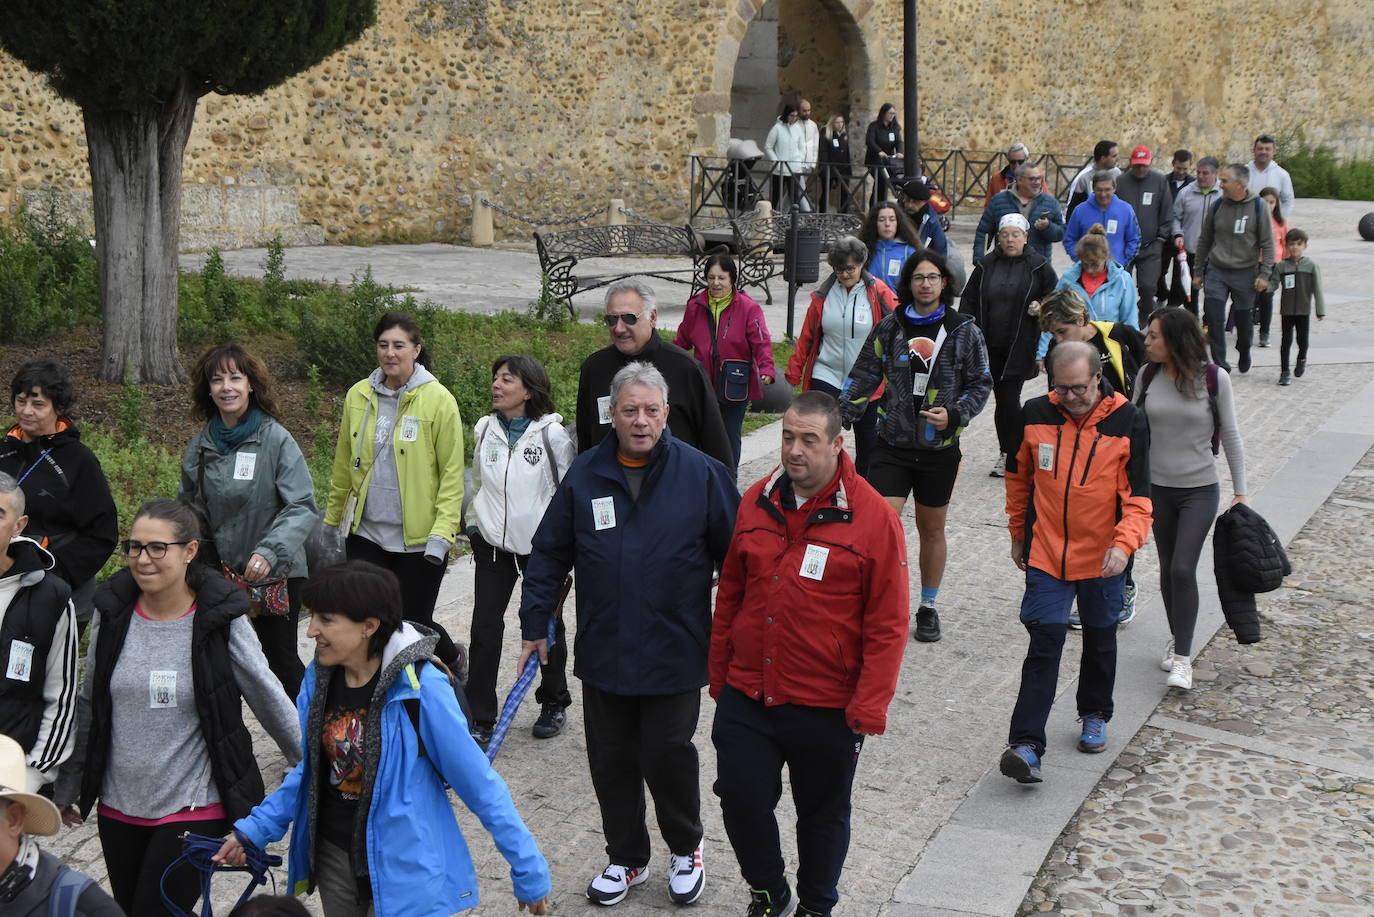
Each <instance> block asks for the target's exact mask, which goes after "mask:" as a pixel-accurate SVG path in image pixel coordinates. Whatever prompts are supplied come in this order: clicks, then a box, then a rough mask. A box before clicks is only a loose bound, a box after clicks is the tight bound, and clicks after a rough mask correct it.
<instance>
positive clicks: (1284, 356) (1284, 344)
mask: <svg viewBox="0 0 1374 917" xmlns="http://www.w3.org/2000/svg"><path fill="white" fill-rule="evenodd" d="M1311 324H1312V316H1310V315H1280V316H1279V326H1280V327H1281V328H1283V340H1281V341H1280V342H1279V371H1280V372H1285V373H1286V372H1288V346H1289V345H1290V344H1292V343H1293V334H1294V332H1296V333H1297V337H1298V359H1299V360H1306V359H1307V329H1308V326H1310V325H1311Z"/></svg>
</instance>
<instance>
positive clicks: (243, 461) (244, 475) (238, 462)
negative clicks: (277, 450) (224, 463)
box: [234, 452, 258, 481]
mask: <svg viewBox="0 0 1374 917" xmlns="http://www.w3.org/2000/svg"><path fill="white" fill-rule="evenodd" d="M256 467H258V454H257V453H256V452H239V453H237V454H235V455H234V480H235V481H251V480H253V469H254V468H256Z"/></svg>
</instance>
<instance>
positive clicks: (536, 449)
mask: <svg viewBox="0 0 1374 917" xmlns="http://www.w3.org/2000/svg"><path fill="white" fill-rule="evenodd" d="M520 455H521V457H523V458H524V460H525V461H526V462H528V463H529V464H531V465H538V464H539V463H540V462H541V461H543V460H544V447H543V446H526V447H525V451H524V452H522V453H520Z"/></svg>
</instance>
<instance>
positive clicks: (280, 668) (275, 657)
mask: <svg viewBox="0 0 1374 917" xmlns="http://www.w3.org/2000/svg"><path fill="white" fill-rule="evenodd" d="M305 582H306V580H305V577H303V576H293V577H291V578H290V579H288V580H287V581H286V595H287V599H288V607H289V611H288V612H287V613H286V614H285V615H258V616H257V617H255V618H253V632H254V633H255V634H257V635H258V642H259V643H261V644H262V654H263V655H264V656H266V657H267V667H268V668H269V669H271V670H272V674H273V675H275V676H277V681H279V682H281V687H282V690H283V691H285V692H286V696H287V697H289V698H291V702H292V703H293V704H294V703H295V702H296V695H297V694H300V693H301V679H302V678H304V677H305V663H303V662H301V656H300V653H299V652H298V651H297V649H296V625H297V623H298V622H299V621H300V619H301V589H302V588H304V587H305Z"/></svg>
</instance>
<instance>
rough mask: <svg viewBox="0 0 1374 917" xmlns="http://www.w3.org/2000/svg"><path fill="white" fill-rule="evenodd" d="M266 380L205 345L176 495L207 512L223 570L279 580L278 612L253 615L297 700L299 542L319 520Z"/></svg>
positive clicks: (260, 370)
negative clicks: (199, 425) (195, 420)
mask: <svg viewBox="0 0 1374 917" xmlns="http://www.w3.org/2000/svg"><path fill="white" fill-rule="evenodd" d="M274 387H275V386H274V384H273V381H272V376H271V374H270V373H268V371H267V367H266V366H265V365H263V362H262V361H261V360H259V359H258V358H257V357H255V356H254V355H253V354H251V353H249V352H248V351H247V350H245V349H244V348H243V347H242V346H240V345H239V344H234V343H230V344H221V345H219V346H217V347H212V348H210V349H209V350H208V351H206V352H205V354H204V355H202V356H201V358H200V359H199V360H198V361H197V362H196V366H195V369H194V370H192V372H191V413H192V414H193V415H195V416H196V417H199V418H201V419H203V420H205V421H206V424H205V427H204V428H203V429H202V430H201V431H200V432H199V433H197V434H196V435H195V436H194V437H192V439H191V442H190V444H189V445H188V446H187V447H186V455H185V456H184V457H183V458H182V460H181V490H180V492H179V494H178V496H179V498H180V499H182V500H185V501H186V502H188V503H191V504H192V505H195V506H198V507H200V508H201V510H202V511H203V512H204V513H205V522H206V524H207V525H208V526H209V530H208V534H209V536H210V541H212V542H213V544H214V549H215V551H214V553H215V554H216V555H217V556H218V560H219V562H220V563H221V564H224V565H226V566H228V567H229V568H230V570H232V571H233V572H234V573H236V574H237V575H239V576H241V577H242V578H243V579H244V580H245V581H246V582H248V583H249V584H253V583H263V582H265V581H268V580H276V581H280V580H281V579H282V578H283V577H285V578H286V593H287V596H286V598H287V603H286V607H285V608H280V607H269V604H270V603H263V604H264V607H262V608H260V609H258V612H257V614H256V615H255V616H254V617H253V618H252V621H253V630H255V631H256V632H257V635H258V640H260V641H261V642H262V651H263V654H264V655H266V656H267V664H268V665H269V666H271V667H272V673H273V674H274V675H276V676H277V680H278V681H280V682H281V686H282V689H283V690H284V691H286V696H287V697H290V698H292V699H293V700H294V699H295V697H296V695H297V694H298V693H299V692H300V689H301V676H302V675H304V674H305V666H304V665H303V664H302V663H301V659H300V655H299V654H298V652H297V650H296V622H297V620H298V619H299V617H300V608H301V600H300V590H301V588H302V587H303V586H304V585H305V578H306V577H307V576H308V575H309V571H308V569H307V568H306V562H305V547H304V545H305V539H306V537H307V536H308V535H309V534H310V531H311V529H313V528H314V526H315V523H316V521H317V520H318V519H319V511H318V510H317V509H316V507H315V484H314V482H313V481H312V480H311V478H310V469H309V468H308V467H306V464H305V456H304V455H302V454H301V450H300V447H299V446H297V445H296V441H295V439H293V438H292V436H291V434H290V433H288V432H287V431H286V428H285V427H283V426H282V425H281V424H280V423H278V422H277V419H276V411H277V406H276V400H275V398H274V397H273V388H274Z"/></svg>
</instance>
